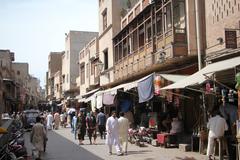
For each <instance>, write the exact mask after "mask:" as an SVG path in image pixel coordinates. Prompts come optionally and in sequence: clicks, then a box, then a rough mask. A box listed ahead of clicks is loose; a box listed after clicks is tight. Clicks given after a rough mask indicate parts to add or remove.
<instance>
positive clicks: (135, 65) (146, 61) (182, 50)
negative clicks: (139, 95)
mask: <svg viewBox="0 0 240 160" xmlns="http://www.w3.org/2000/svg"><path fill="white" fill-rule="evenodd" d="M153 46H156V48H155V49H154V48H153ZM186 55H187V43H186V34H185V30H184V29H178V30H174V33H173V30H169V31H168V32H166V33H165V34H160V35H158V36H156V37H155V41H154V44H153V41H152V40H149V41H148V42H147V43H145V45H144V46H141V47H139V48H138V49H137V50H135V51H134V52H132V53H131V54H129V55H128V56H126V57H124V58H122V59H121V60H119V61H118V62H117V63H115V68H114V71H115V72H114V78H115V80H117V79H122V78H124V77H127V76H130V75H132V74H134V73H137V72H141V71H143V70H145V69H147V68H148V67H151V66H152V65H154V64H159V63H163V62H164V61H165V59H169V58H174V57H178V56H186Z"/></svg>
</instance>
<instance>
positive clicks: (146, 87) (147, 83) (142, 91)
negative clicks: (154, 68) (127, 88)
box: [137, 74, 154, 103]
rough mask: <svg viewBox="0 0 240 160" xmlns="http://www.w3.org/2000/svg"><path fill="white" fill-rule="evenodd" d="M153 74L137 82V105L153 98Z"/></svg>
mask: <svg viewBox="0 0 240 160" xmlns="http://www.w3.org/2000/svg"><path fill="white" fill-rule="evenodd" d="M153 80H154V74H153V75H151V76H149V77H148V78H146V79H144V80H142V81H140V82H138V87H137V89H138V96H139V103H143V102H146V101H148V100H150V99H152V98H153V95H154V87H153Z"/></svg>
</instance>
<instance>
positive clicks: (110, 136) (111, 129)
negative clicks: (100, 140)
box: [106, 111, 123, 156]
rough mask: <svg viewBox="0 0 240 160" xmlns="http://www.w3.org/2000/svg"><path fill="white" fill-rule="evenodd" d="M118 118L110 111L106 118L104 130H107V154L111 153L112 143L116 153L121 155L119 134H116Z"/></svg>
mask: <svg viewBox="0 0 240 160" xmlns="http://www.w3.org/2000/svg"><path fill="white" fill-rule="evenodd" d="M118 127H119V125H118V119H117V117H116V112H115V111H112V116H111V117H109V118H108V119H107V122H106V130H107V139H106V144H107V145H108V147H109V154H110V155H112V145H115V147H116V151H117V155H118V156H121V155H123V153H122V149H121V147H120V144H119V134H118Z"/></svg>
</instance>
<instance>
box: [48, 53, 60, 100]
mask: <svg viewBox="0 0 240 160" xmlns="http://www.w3.org/2000/svg"><path fill="white" fill-rule="evenodd" d="M63 54H64V52H51V53H50V54H49V56H48V76H47V77H48V79H47V82H48V85H47V90H48V91H47V93H48V94H47V99H48V100H55V99H56V97H55V92H54V91H55V85H56V84H55V74H56V73H57V72H61V71H62V55H63ZM59 84H60V83H59Z"/></svg>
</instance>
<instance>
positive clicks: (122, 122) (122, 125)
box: [118, 112, 129, 154]
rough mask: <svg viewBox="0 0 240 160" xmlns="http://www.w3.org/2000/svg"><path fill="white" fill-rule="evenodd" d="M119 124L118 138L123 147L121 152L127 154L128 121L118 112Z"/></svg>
mask: <svg viewBox="0 0 240 160" xmlns="http://www.w3.org/2000/svg"><path fill="white" fill-rule="evenodd" d="M118 124H119V140H120V144H121V146H122V148H123V153H124V154H127V145H128V128H129V121H128V119H127V118H125V117H124V113H123V112H120V118H119V119H118Z"/></svg>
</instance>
